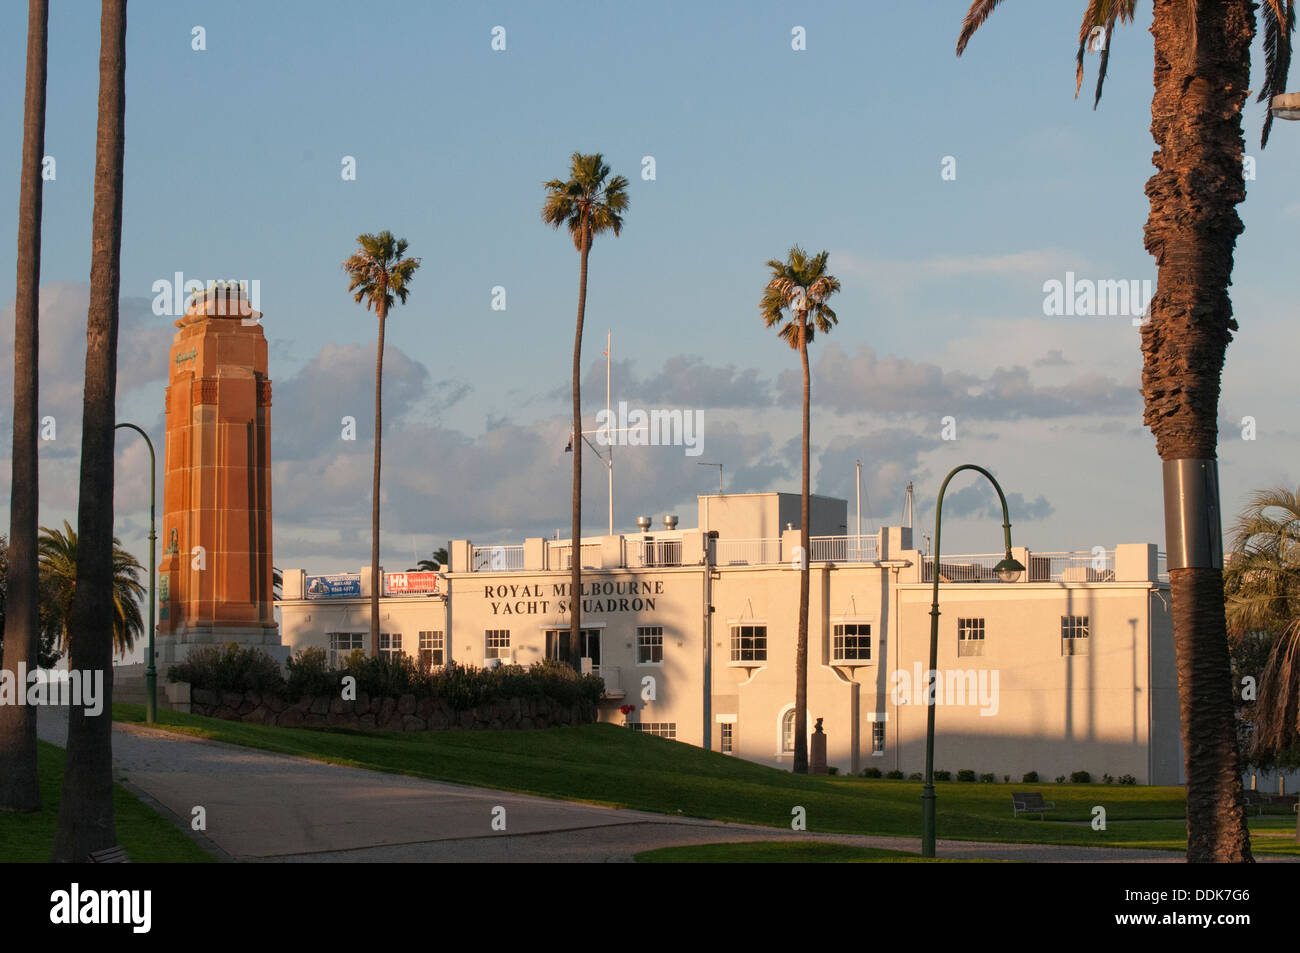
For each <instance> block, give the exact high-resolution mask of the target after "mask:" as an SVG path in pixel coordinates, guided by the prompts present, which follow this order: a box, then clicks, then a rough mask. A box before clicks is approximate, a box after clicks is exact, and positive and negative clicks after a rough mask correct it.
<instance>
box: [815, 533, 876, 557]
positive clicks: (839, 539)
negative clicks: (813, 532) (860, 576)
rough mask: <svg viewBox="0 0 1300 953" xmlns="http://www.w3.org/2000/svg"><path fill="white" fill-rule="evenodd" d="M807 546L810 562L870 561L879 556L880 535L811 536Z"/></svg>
mask: <svg viewBox="0 0 1300 953" xmlns="http://www.w3.org/2000/svg"><path fill="white" fill-rule="evenodd" d="M808 548H809V553H808V558H809V559H810V560H811V561H812V562H828V563H870V562H875V561H876V560H877V559H879V558H880V536H879V535H877V534H872V535H870V536H813V537H811V538H810V539H809V540H808Z"/></svg>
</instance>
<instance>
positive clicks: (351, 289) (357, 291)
mask: <svg viewBox="0 0 1300 953" xmlns="http://www.w3.org/2000/svg"><path fill="white" fill-rule="evenodd" d="M357 244H358V245H359V246H360V247H359V248H358V249H357V251H355V252H354V253H353V254H352V255H351V257H349V258H348V259H347V261H345V262H343V270H344V271H346V272H347V273H348V278H349V283H348V293H349V294H351V295H352V296H353V300H355V301H356V302H357V303H358V304H360V303H361V302H362V301H364V302H365V304H366V310H367V311H369V310H371V309H372V308H373V309H374V312H375V315H376V316H377V317H378V318H379V340H378V343H377V344H376V346H375V462H374V472H373V475H372V478H371V504H370V654H371V655H375V656H377V655H379V589H380V585H379V464H380V456H381V449H380V445H381V442H382V437H383V421H384V416H383V384H384V323H385V321H386V319H387V318H388V312H389V311H390V310H391V309H392V307H393V298H394V297H396V298H397V300H399V301H401V302H402V304H406V296H407V295H408V294H409V293H410V290H411V281H412V280H413V279H414V277H415V271H416V269H417V268H419V267H420V259H419V258H403V257H402V256H403V255H405V254H406V239H405V238H394V237H393V233H392V232H389V231H383V232H380V233H379V234H378V235H358V236H357Z"/></svg>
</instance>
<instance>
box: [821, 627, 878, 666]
mask: <svg viewBox="0 0 1300 953" xmlns="http://www.w3.org/2000/svg"><path fill="white" fill-rule="evenodd" d="M833 638H834V642H833V644H832V654H831V658H832V659H833V660H834V661H836V662H870V661H871V623H870V622H849V623H844V624H842V625H837V626H835V631H834V636H833Z"/></svg>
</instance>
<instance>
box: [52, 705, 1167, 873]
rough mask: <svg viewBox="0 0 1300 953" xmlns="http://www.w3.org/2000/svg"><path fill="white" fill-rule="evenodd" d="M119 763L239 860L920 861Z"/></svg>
mask: <svg viewBox="0 0 1300 953" xmlns="http://www.w3.org/2000/svg"><path fill="white" fill-rule="evenodd" d="M37 730H38V733H39V735H40V737H41V738H42V739H43V740H45V741H49V742H53V743H54V744H58V745H64V744H65V742H66V740H67V711H66V709H59V708H42V709H40V714H39V716H38V722H37ZM113 766H114V778H115V779H116V780H119V781H122V782H124V783H125V784H126V786H127V787H129V788H131V789H132V790H133V792H134V793H136V794H138V795H142V796H143V797H144V798H145V799H146V800H147V801H149V802H151V803H152V804H153V806H155V807H156V808H159V809H160V810H162V811H163V812H164V813H170V814H171V815H173V816H174V817H175V818H181V819H183V820H184V824H183V826H184V827H186V828H188V827H189V819H190V817H191V814H192V810H193V808H194V807H195V806H202V807H203V808H204V809H205V810H206V813H207V831H206V838H207V841H206V842H205V846H207V847H208V848H209V849H210V850H213V851H214V852H216V853H217V855H218V856H220V857H223V859H229V860H237V861H294V862H321V861H325V862H374V861H396V862H417V861H418V862H428V861H487V862H492V861H524V862H527V861H548V862H554V861H584V862H592V861H596V862H601V861H606V862H607V861H615V862H617V861H630V860H631V859H632V855H633V854H635V853H637V852H638V851H642V850H651V849H653V848H656V847H670V846H676V845H680V844H706V843H718V842H722V841H751V840H800V841H808V840H825V841H832V842H835V843H842V844H856V845H859V846H863V847H883V848H888V849H891V850H905V851H912V852H916V853H919V852H920V841H919V839H917V838H908V837H867V836H854V835H845V834H818V833H810V832H806V831H799V832H795V831H788V830H783V829H780V828H768V827H757V826H752V825H745V824H723V823H720V822H716V821H703V820H695V819H691V818H672V817H667V816H665V815H662V814H651V813H646V812H642V811H629V810H619V809H617V808H608V807H597V806H593V805H588V804H577V803H573V802H569V801H560V800H555V799H552V798H544V797H534V796H531V795H524V794H511V793H508V792H505V791H495V790H491V789H487V788H475V787H468V786H466V785H461V784H450V783H446V782H442V781H426V780H423V779H419V778H411V777H406V776H403V775H398V774H385V773H383V772H378V771H367V770H364V769H361V768H346V767H341V766H338V765H332V764H324V763H322V762H318V761H311V760H308V759H305V758H295V757H289V756H287V755H278V754H271V753H269V752H265V751H258V750H256V749H253V748H242V747H239V746H237V745H229V744H224V743H220V742H214V741H206V740H201V739H197V738H192V737H188V736H186V735H179V734H174V733H171V732H167V731H161V730H158V729H153V728H146V727H144V726H143V725H131V724H122V723H116V724H114V726H113ZM496 808H504V809H505V821H506V830H505V831H500V830H495V829H494V828H493V817H494V810H495V809H496ZM496 813H497V814H498V815H499V813H500V812H499V811H496ZM938 853H939V856H940V857H967V858H990V859H1002V860H1032V861H1058V862H1059V861H1093V862H1096V861H1102V862H1125V863H1133V862H1138V863H1142V862H1164V863H1177V862H1180V861H1181V860H1182V859H1183V858H1182V855H1181V854H1177V853H1172V852H1168V851H1151V850H1113V849H1109V848H1104V847H1067V846H1058V845H1050V844H984V843H973V842H969V841H944V840H941V841H939V843H938Z"/></svg>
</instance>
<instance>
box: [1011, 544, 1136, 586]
mask: <svg viewBox="0 0 1300 953" xmlns="http://www.w3.org/2000/svg"><path fill="white" fill-rule="evenodd" d="M1029 581H1030V582H1114V581H1115V550H1113V549H1107V550H1105V551H1104V552H1100V553H1096V552H1086V553H1085V552H1079V553H1030V554H1029Z"/></svg>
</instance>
